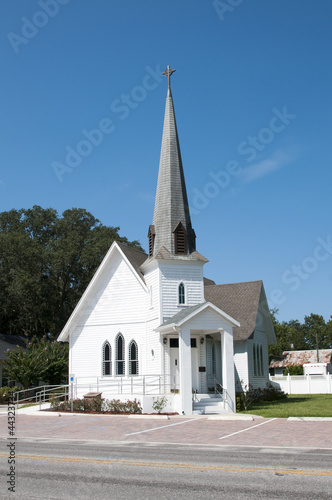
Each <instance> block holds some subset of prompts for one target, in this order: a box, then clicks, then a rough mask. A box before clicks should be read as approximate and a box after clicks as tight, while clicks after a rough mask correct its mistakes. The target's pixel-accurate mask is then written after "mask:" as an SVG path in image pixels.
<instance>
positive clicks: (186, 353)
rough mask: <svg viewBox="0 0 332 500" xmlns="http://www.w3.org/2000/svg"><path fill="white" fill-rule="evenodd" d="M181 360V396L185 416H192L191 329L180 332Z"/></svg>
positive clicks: (183, 329)
mask: <svg viewBox="0 0 332 500" xmlns="http://www.w3.org/2000/svg"><path fill="white" fill-rule="evenodd" d="M179 358H180V396H181V406H182V411H183V412H184V414H185V415H191V414H192V387H191V385H192V383H191V344H190V329H189V328H188V327H185V326H184V327H183V328H182V329H181V330H179Z"/></svg>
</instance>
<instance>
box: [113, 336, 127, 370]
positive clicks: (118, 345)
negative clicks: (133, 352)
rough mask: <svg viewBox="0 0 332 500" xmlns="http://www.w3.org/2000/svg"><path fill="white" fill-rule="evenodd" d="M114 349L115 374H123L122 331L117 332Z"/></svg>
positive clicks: (123, 345)
mask: <svg viewBox="0 0 332 500" xmlns="http://www.w3.org/2000/svg"><path fill="white" fill-rule="evenodd" d="M115 349H116V357H115V363H116V367H115V369H116V375H124V374H125V342H124V338H123V335H122V333H118V335H117V336H116V339H115Z"/></svg>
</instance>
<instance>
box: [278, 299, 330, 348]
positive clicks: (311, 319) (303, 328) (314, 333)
mask: <svg viewBox="0 0 332 500" xmlns="http://www.w3.org/2000/svg"><path fill="white" fill-rule="evenodd" d="M270 312H271V318H272V322H273V326H274V331H275V334H276V338H277V344H276V345H271V346H269V355H270V356H281V355H282V353H283V351H301V350H314V349H317V342H318V348H319V349H332V316H331V320H330V321H328V323H326V322H325V320H324V318H323V316H320V315H319V314H310V316H305V318H304V323H300V322H299V321H298V320H290V321H288V322H286V321H283V322H282V323H279V321H278V320H277V319H276V314H277V313H278V310H277V309H273V310H272V311H270Z"/></svg>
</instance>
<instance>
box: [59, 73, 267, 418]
mask: <svg viewBox="0 0 332 500" xmlns="http://www.w3.org/2000/svg"><path fill="white" fill-rule="evenodd" d="M173 72H174V70H172V69H171V68H170V67H169V66H168V67H167V69H166V71H165V73H164V74H165V75H166V76H167V78H168V90H167V97H166V107H165V117H164V129H163V136H162V145H161V154H160V163H159V174H158V183H157V192H156V198H155V207H154V214H153V221H152V224H151V225H150V226H149V228H148V240H149V250H148V254H145V253H143V252H140V251H138V250H136V249H133V248H131V247H128V246H126V245H124V244H121V243H117V242H114V243H113V244H112V246H111V248H110V249H109V251H108V253H107V254H106V256H105V258H104V260H103V261H102V263H101V265H100V266H99V268H98V270H97V272H96V274H95V275H94V277H93V278H92V280H91V282H90V284H89V285H88V287H87V289H86V291H85V293H84V294H83V296H82V297H81V299H80V301H79V303H78V304H77V306H76V308H75V310H74V311H73V313H72V315H71V316H70V318H69V320H68V322H67V324H66V325H65V327H64V329H63V331H62V332H61V334H60V336H59V338H58V340H59V341H69V348H70V350H69V367H70V368H69V371H70V374H72V375H73V376H74V377H75V391H76V396H77V397H82V396H83V394H85V393H87V392H89V391H98V392H101V393H102V397H103V398H107V399H113V398H119V399H122V400H126V399H133V398H134V397H136V398H137V399H139V400H140V402H141V404H142V407H143V412H151V411H153V410H152V404H153V401H155V398H160V397H161V396H165V397H166V399H167V407H166V408H165V411H173V412H178V413H180V414H186V415H189V414H192V413H193V411H195V412H197V411H199V412H201V413H208V412H218V413H227V412H230V413H232V412H235V411H236V398H235V393H236V391H240V390H241V389H242V388H243V387H245V386H249V384H250V385H251V386H253V387H261V388H262V389H263V388H264V387H265V386H266V384H267V383H268V381H269V363H268V344H270V343H275V334H274V330H273V325H272V321H271V317H270V314H269V308H268V304H267V300H266V296H265V292H264V287H263V283H262V282H261V281H253V282H246V283H232V284H226V285H216V284H215V283H214V281H212V280H208V279H206V278H204V273H203V267H204V264H205V263H206V262H207V259H206V258H205V257H204V256H203V255H201V254H200V253H199V252H198V251H197V250H196V235H195V231H194V229H193V227H192V224H191V218H190V213H189V205H188V198H187V191H186V185H185V178H184V172H183V166H182V159H181V153H180V145H179V138H178V132H177V127H176V121H175V112H174V105H173V98H172V93H171V88H170V77H171V74H172V73H173Z"/></svg>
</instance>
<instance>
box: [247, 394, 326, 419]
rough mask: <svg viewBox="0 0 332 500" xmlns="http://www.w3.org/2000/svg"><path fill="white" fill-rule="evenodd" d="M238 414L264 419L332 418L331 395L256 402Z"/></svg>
mask: <svg viewBox="0 0 332 500" xmlns="http://www.w3.org/2000/svg"><path fill="white" fill-rule="evenodd" d="M239 413H251V414H254V415H260V416H261V417H264V418H273V417H277V418H288V417H332V394H291V395H289V396H287V398H285V399H279V400H277V401H257V402H256V403H253V404H252V405H251V406H250V407H249V410H248V411H241V412H239Z"/></svg>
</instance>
